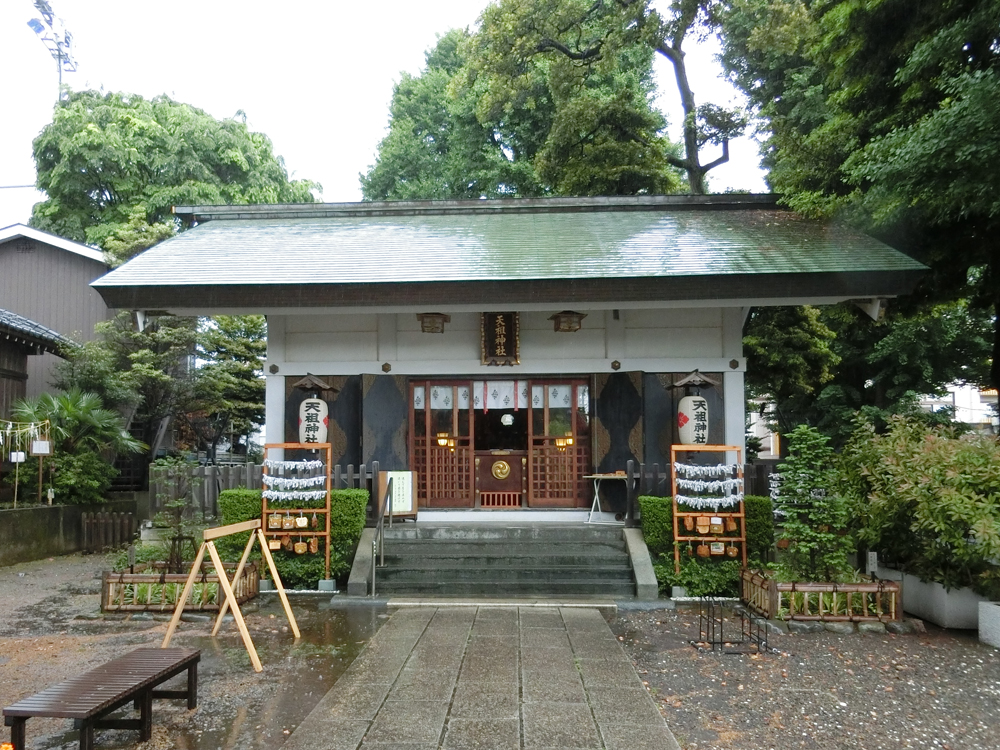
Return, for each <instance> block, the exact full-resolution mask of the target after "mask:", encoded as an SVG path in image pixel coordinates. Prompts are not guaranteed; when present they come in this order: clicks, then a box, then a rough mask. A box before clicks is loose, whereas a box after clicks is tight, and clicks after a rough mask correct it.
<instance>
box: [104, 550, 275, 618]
mask: <svg viewBox="0 0 1000 750" xmlns="http://www.w3.org/2000/svg"><path fill="white" fill-rule="evenodd" d="M223 566H224V567H225V568H226V572H227V573H228V574H229V576H230V577H231V576H232V575H233V572H234V571H235V569H236V563H223ZM136 569H137V570H138V572H136V573H129V572H125V571H123V572H120V573H114V572H111V571H104V575H103V576H102V581H101V611H102V612H147V611H159V612H164V611H171V610H172V609H173V608H174V606H175V605H176V604H177V599H178V597H180V595H181V594H182V593H183V592H184V585H185V584H186V583H187V579H188V574H187V573H167V572H165V564H164V563H153V564H152V565H151V566H145V565H140V566H136ZM210 570H211V571H212V572H211V573H210V572H209V571H210ZM232 587H233V594H235V595H236V601H237V602H239V603H240V604H243V603H244V602H246V601H249V600H250V599H253V598H254V597H255V596H257V593H258V591H259V590H260V575H259V573H258V570H257V565H256V564H255V563H249V564H247V565H246V566H245V567H244V568H243V573H242V574H241V575H240V577H239V578H238V579H237V580H235V581H233V582H232ZM224 598H225V596H224V594H223V593H222V591H221V589H220V587H219V576H218V573H216V572H215V569H214V567H213V566H212V564H211V563H208V562H205V563H202V568H201V576H200V577H198V578H196V579H195V583H194V586H193V587H192V588H191V593H190V594H189V595H188V599H187V601H186V602H185V603H184V611H206V610H207V611H212V610H215V611H218V609H219V605H220V604H221V603H222V601H223V599H224Z"/></svg>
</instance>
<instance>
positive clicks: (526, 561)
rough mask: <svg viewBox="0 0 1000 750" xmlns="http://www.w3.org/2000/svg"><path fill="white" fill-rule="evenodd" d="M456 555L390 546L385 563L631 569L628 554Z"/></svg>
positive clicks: (552, 552)
mask: <svg viewBox="0 0 1000 750" xmlns="http://www.w3.org/2000/svg"><path fill="white" fill-rule="evenodd" d="M481 553H482V550H478V551H477V553H474V554H473V553H466V554H455V553H454V551H453V550H441V549H436V550H433V551H431V552H430V553H429V554H420V555H414V554H400V553H399V552H398V551H397V550H395V549H393V547H391V546H390V545H386V548H385V556H384V559H385V564H386V565H387V566H392V567H399V566H406V567H416V568H421V567H426V568H430V567H442V566H453V567H466V568H479V569H482V568H495V567H497V566H503V565H518V566H531V567H535V568H544V567H546V566H553V565H563V566H566V567H572V568H577V569H580V568H587V567H590V566H592V565H624V566H626V567H630V563H629V558H628V555H626V554H624V553H618V554H613V555H612V554H602V555H597V554H593V555H591V554H561V553H560V552H558V551H556V550H528V551H527V552H525V553H524V554H519V555H515V554H481Z"/></svg>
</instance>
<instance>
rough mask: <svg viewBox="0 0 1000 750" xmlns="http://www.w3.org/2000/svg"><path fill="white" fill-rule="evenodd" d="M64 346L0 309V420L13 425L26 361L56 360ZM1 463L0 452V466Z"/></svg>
mask: <svg viewBox="0 0 1000 750" xmlns="http://www.w3.org/2000/svg"><path fill="white" fill-rule="evenodd" d="M67 344H69V341H67V340H66V339H65V338H64V337H63V336H60V335H59V334H58V333H56V332H55V331H53V330H50V329H48V328H46V327H45V326H43V325H40V324H39V323H36V322H35V321H33V320H28V319H27V318H25V317H23V316H21V315H17V314H15V313H12V312H10V311H9V310H3V309H0V419H5V420H8V421H13V417H12V415H11V409H12V407H13V405H14V402H16V401H17V400H18V399H22V398H24V397H25V396H26V395H27V392H28V391H27V385H28V369H29V367H28V362H29V360H30V359H32V358H34V357H39V356H43V355H45V354H51V355H54V356H59V355H60V353H61V352H62V350H63V347H64V346H66V345H67ZM3 460H5V459H4V458H3V456H2V451H0V464H2V462H3Z"/></svg>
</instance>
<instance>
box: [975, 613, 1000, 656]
mask: <svg viewBox="0 0 1000 750" xmlns="http://www.w3.org/2000/svg"><path fill="white" fill-rule="evenodd" d="M979 640H980V641H982V642H983V643H985V644H987V645H988V646H995V647H996V648H1000V602H979Z"/></svg>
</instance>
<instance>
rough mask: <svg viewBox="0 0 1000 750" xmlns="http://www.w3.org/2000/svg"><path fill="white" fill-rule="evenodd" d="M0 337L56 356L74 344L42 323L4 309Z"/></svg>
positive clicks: (0, 324)
mask: <svg viewBox="0 0 1000 750" xmlns="http://www.w3.org/2000/svg"><path fill="white" fill-rule="evenodd" d="M0 336H4V337H5V338H6V339H7V340H13V341H15V342H16V343H19V344H25V345H27V346H35V347H38V348H40V349H42V350H43V351H47V352H52V353H54V354H61V353H62V352H63V350H64V349H65V348H66V347H67V346H70V345H72V343H73V342H72V341H70V339H68V338H66V337H65V336H63V335H62V334H61V333H57V332H56V331H53V330H52V329H51V328H46V327H45V326H43V325H42V324H41V323H36V322H35V321H33V320H29V319H28V318H25V317H24V316H23V315H18V314H17V313H12V312H10V311H9V310H2V309H0Z"/></svg>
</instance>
